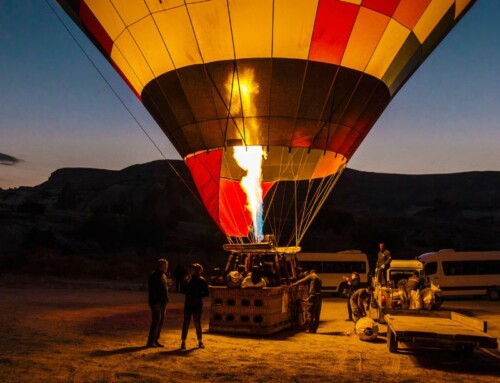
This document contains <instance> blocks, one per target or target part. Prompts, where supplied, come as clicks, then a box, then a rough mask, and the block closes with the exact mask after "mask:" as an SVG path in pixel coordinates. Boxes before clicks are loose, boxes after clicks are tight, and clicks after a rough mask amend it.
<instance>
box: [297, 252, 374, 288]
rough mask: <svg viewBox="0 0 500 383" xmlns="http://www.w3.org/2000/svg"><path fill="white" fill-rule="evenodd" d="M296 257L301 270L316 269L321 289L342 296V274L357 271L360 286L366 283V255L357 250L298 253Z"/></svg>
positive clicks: (343, 282) (347, 274)
mask: <svg viewBox="0 0 500 383" xmlns="http://www.w3.org/2000/svg"><path fill="white" fill-rule="evenodd" d="M297 257H298V259H299V262H300V267H301V268H302V269H303V270H311V269H316V271H317V272H318V275H319V277H320V278H321V281H322V282H323V288H322V291H323V292H325V293H337V294H339V296H343V290H344V289H345V287H347V285H346V283H345V281H344V279H343V276H344V275H345V276H349V277H350V276H351V273H352V272H353V271H357V272H358V273H359V278H360V282H361V286H366V285H367V284H368V269H369V267H368V257H367V256H366V254H365V253H362V252H361V251H359V250H347V251H340V252H338V253H298V254H297Z"/></svg>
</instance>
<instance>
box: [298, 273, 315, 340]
mask: <svg viewBox="0 0 500 383" xmlns="http://www.w3.org/2000/svg"><path fill="white" fill-rule="evenodd" d="M299 284H305V285H307V292H308V297H307V320H308V323H309V324H308V327H309V328H308V331H309V333H311V334H314V333H316V331H317V330H318V327H319V318H320V315H321V286H322V282H321V278H320V277H319V276H318V274H316V270H314V269H311V271H310V272H309V274H308V275H307V276H306V277H304V278H302V279H300V280H298V281H297V282H295V283H293V284H292V286H297V285H299Z"/></svg>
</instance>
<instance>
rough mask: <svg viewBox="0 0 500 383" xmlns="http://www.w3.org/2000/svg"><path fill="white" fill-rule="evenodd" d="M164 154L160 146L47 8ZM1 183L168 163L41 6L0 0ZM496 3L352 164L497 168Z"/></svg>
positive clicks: (108, 73)
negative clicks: (66, 170) (61, 171)
mask: <svg viewBox="0 0 500 383" xmlns="http://www.w3.org/2000/svg"><path fill="white" fill-rule="evenodd" d="M48 2H49V3H50V5H51V6H52V7H53V8H54V9H55V11H56V12H57V14H58V15H59V16H60V17H61V18H62V19H63V21H64V23H65V24H66V25H67V26H68V27H69V28H70V29H71V31H72V32H73V33H74V34H75V36H76V38H77V40H78V41H79V43H80V44H82V46H83V48H84V50H85V51H86V52H87V54H89V55H90V56H91V57H92V59H93V61H94V62H95V63H96V65H97V66H98V68H99V70H100V71H101V72H103V74H104V76H105V78H106V79H107V81H109V82H110V83H111V84H112V86H113V88H114V89H115V90H116V92H117V93H119V94H120V96H121V97H122V98H123V100H124V102H125V103H126V105H127V106H128V107H129V108H130V109H131V110H132V112H133V114H134V116H135V117H136V118H137V120H138V121H139V122H140V123H141V125H142V126H143V127H144V128H145V130H146V131H147V132H148V134H149V135H150V136H151V137H152V138H153V140H154V142H155V143H156V144H157V145H158V146H159V148H160V149H161V151H162V152H163V153H164V155H165V156H166V157H167V158H175V159H179V158H180V157H179V156H178V154H177V153H176V152H175V150H174V149H173V147H172V146H171V145H170V143H169V142H168V140H167V138H166V137H165V136H164V134H163V133H162V132H161V130H160V129H159V127H158V126H157V125H156V123H155V122H154V120H153V119H152V118H151V117H150V116H149V114H148V113H147V112H146V110H145V109H144V108H143V107H142V105H141V104H140V103H139V102H138V100H137V99H136V98H135V96H134V95H133V94H132V92H131V91H130V90H129V88H128V87H127V86H126V85H125V84H124V82H123V81H122V80H121V78H120V77H119V76H118V75H117V74H116V73H115V72H114V70H113V69H112V68H111V66H110V65H109V64H108V63H107V61H106V60H105V59H104V58H103V57H102V56H101V55H100V53H99V52H98V51H97V50H96V49H95V48H94V46H93V45H92V44H91V43H90V42H89V41H88V40H87V38H86V37H85V36H84V35H83V34H82V33H81V32H80V30H79V29H78V28H77V27H76V26H74V25H73V23H72V21H70V19H69V18H68V17H67V16H66V14H65V13H64V12H63V11H62V10H61V9H60V8H59V6H58V5H57V4H56V2H55V1H54V0H48ZM0 51H1V60H0V86H1V88H0V89H1V93H0V187H1V188H9V187H18V186H23V185H24V186H33V185H37V184H40V183H42V182H44V181H45V180H47V179H48V177H49V176H50V174H51V173H52V172H53V171H55V170H56V169H58V168H63V167H95V168H105V169H122V168H124V167H127V166H129V165H133V164H138V163H144V162H148V161H153V160H157V159H163V157H162V154H160V153H159V152H158V150H157V149H156V148H155V146H154V145H153V144H152V143H151V142H150V141H149V139H148V138H147V136H146V135H145V134H144V133H143V131H142V130H141V128H140V127H139V126H138V124H137V123H136V121H134V119H133V118H132V117H131V115H130V114H129V113H128V112H127V110H126V109H125V108H124V107H123V105H122V104H121V102H120V101H119V100H118V98H117V97H116V96H115V95H114V94H113V92H112V91H111V90H110V88H109V87H108V85H107V84H106V82H105V81H104V80H103V79H102V77H101V76H100V75H99V73H98V72H97V71H96V69H95V68H94V67H93V66H92V64H91V62H90V61H89V60H88V59H87V58H86V57H85V55H84V54H83V53H82V51H81V50H80V48H79V47H78V45H77V44H76V43H75V42H74V41H73V39H72V37H71V35H70V34H69V33H68V32H67V31H66V29H65V28H64V27H63V26H62V25H61V23H60V22H59V20H58V19H57V18H56V16H55V15H54V13H53V12H52V10H51V9H50V7H49V6H48V4H47V3H46V2H45V1H42V0H22V1H19V0H0ZM499 110H500V1H498V0H478V1H477V3H476V4H475V5H474V6H473V7H472V9H471V10H470V11H469V12H468V14H466V15H465V17H464V18H463V19H462V20H461V21H460V22H459V23H458V25H457V26H456V27H455V29H454V30H452V31H451V33H450V34H449V35H448V36H447V37H446V38H445V39H444V41H443V42H442V43H441V44H440V45H439V46H438V47H437V48H436V50H435V51H434V52H433V53H432V54H431V56H430V57H429V58H428V59H427V60H426V62H425V63H424V64H423V65H422V66H421V67H420V68H419V69H418V71H417V72H416V73H415V74H414V75H413V76H412V77H411V79H410V80H409V81H408V82H407V83H406V85H405V86H404V87H403V89H402V90H401V91H400V92H399V93H398V94H397V95H396V97H395V98H394V100H393V101H392V102H391V104H390V105H389V107H388V108H387V109H386V111H385V112H384V114H383V115H382V117H381V118H380V119H379V120H378V122H377V123H376V124H375V126H374V127H373V129H372V131H371V132H370V134H369V135H368V137H367V138H366V139H365V141H364V142H363V143H362V144H361V146H360V148H359V149H358V151H357V152H356V154H355V155H354V157H353V158H352V160H351V161H350V162H349V165H348V166H349V167H351V168H354V169H358V170H364V171H375V172H384V173H403V174H429V173H453V172H463V171H472V170H495V171H500V116H499Z"/></svg>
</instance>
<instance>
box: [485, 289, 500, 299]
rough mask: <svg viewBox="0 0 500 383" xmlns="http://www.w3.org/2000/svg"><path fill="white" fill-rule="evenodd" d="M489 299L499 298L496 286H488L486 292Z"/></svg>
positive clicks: (499, 294) (499, 293)
mask: <svg viewBox="0 0 500 383" xmlns="http://www.w3.org/2000/svg"><path fill="white" fill-rule="evenodd" d="M486 294H487V295H488V298H489V299H490V301H498V299H499V298H500V291H499V289H498V287H490V288H489V289H488V291H487V292H486Z"/></svg>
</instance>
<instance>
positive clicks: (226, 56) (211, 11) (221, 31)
mask: <svg viewBox="0 0 500 383" xmlns="http://www.w3.org/2000/svg"><path fill="white" fill-rule="evenodd" d="M188 10H189V16H190V18H191V22H192V24H193V29H194V33H195V35H196V40H197V41H198V45H199V47H200V51H201V55H202V57H203V61H204V62H205V63H209V62H213V61H220V60H232V59H234V51H233V42H232V40H231V25H230V24H229V15H228V9H227V4H226V0H213V1H203V2H197V3H194V4H190V5H189V6H188Z"/></svg>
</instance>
